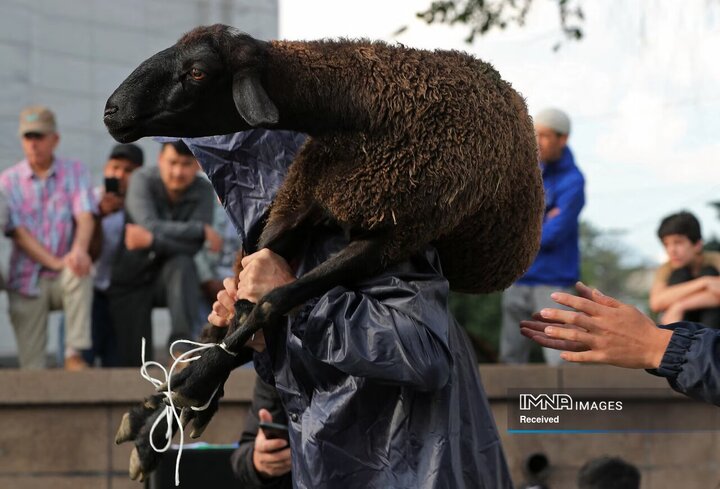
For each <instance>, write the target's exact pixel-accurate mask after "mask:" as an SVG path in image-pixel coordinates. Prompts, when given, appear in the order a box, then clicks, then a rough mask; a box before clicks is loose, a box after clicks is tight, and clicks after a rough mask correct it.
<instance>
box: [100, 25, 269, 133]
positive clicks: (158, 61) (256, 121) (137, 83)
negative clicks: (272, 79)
mask: <svg viewBox="0 0 720 489" xmlns="http://www.w3.org/2000/svg"><path fill="white" fill-rule="evenodd" d="M265 46H266V43H264V42H262V41H258V40H256V39H253V38H252V37H250V36H248V35H247V34H243V33H240V32H239V31H237V30H235V29H233V28H231V27H228V26H224V25H220V24H216V25H214V26H210V27H198V28H196V29H194V30H192V31H190V32H188V33H187V34H185V35H184V36H183V37H182V38H181V39H180V40H179V41H178V42H177V43H176V44H175V45H174V46H172V47H170V48H168V49H165V50H163V51H160V52H159V53H157V54H155V55H154V56H152V57H150V58H149V59H147V60H145V61H144V62H143V63H142V64H140V66H138V67H137V68H136V69H135V71H133V72H132V73H131V74H130V76H128V77H127V79H126V80H125V81H123V82H122V83H121V84H120V86H119V87H118V88H117V89H116V90H115V92H114V93H113V94H112V95H111V96H110V98H109V99H108V101H107V104H106V105H105V114H104V121H105V125H106V126H107V128H108V130H109V131H110V134H111V135H112V136H113V137H114V138H115V139H117V140H118V141H120V142H130V141H135V140H136V139H139V138H141V137H144V136H176V137H198V136H211V135H217V134H228V133H232V132H237V131H241V130H246V129H249V128H251V127H257V126H263V127H269V126H273V125H274V124H276V123H277V122H278V119H279V114H278V110H277V108H276V107H275V104H274V103H273V102H272V101H271V100H270V98H269V97H268V95H267V93H266V92H265V90H264V89H263V87H262V83H261V79H262V76H263V71H264V67H265V50H266V48H265Z"/></svg>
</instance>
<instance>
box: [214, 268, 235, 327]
mask: <svg viewBox="0 0 720 489" xmlns="http://www.w3.org/2000/svg"><path fill="white" fill-rule="evenodd" d="M223 287H224V289H222V290H221V291H220V292H218V293H217V300H216V301H215V302H213V305H212V311H211V312H210V315H208V322H209V323H210V324H212V325H213V326H217V327H219V328H227V327H228V326H229V325H230V321H232V318H233V316H235V301H236V300H237V281H236V280H235V279H234V278H232V277H228V278H226V279H225V280H223Z"/></svg>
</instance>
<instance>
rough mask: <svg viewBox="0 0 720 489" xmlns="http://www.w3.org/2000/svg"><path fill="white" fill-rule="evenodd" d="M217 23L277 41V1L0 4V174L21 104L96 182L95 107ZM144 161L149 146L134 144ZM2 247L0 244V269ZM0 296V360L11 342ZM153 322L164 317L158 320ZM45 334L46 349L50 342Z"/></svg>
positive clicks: (101, 140) (99, 158)
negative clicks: (38, 110)
mask: <svg viewBox="0 0 720 489" xmlns="http://www.w3.org/2000/svg"><path fill="white" fill-rule="evenodd" d="M216 22H222V23H226V24H230V25H234V26H236V27H238V28H239V29H241V30H243V31H246V32H248V33H249V34H251V35H254V36H256V37H259V38H262V39H270V38H275V37H277V35H278V1H277V0H262V1H253V0H121V1H119V0H0V60H2V69H1V70H0V171H2V170H4V169H5V168H7V167H9V166H11V165H13V164H14V163H16V162H17V161H19V160H20V159H22V152H21V149H20V143H19V141H18V138H17V126H18V115H19V113H20V110H21V109H22V108H23V107H26V106H28V105H31V104H44V105H47V106H49V107H50V108H51V109H53V111H55V114H56V116H57V120H58V126H59V132H60V136H61V142H60V146H59V148H58V151H57V153H58V154H59V155H63V156H67V157H72V158H76V159H79V160H80V161H82V162H84V163H85V164H87V165H88V166H89V167H90V168H91V170H92V172H93V176H94V181H95V182H97V183H100V181H101V179H100V176H101V171H102V167H103V165H104V164H105V160H106V158H107V155H108V153H109V151H110V148H111V147H112V145H113V144H115V142H114V141H113V140H112V138H111V137H110V136H109V134H108V133H107V131H106V130H105V126H104V125H103V123H102V113H103V110H104V108H105V102H106V100H107V98H108V96H110V94H111V93H112V92H113V90H115V88H117V86H118V85H119V84H120V82H121V81H122V80H123V79H124V78H125V77H126V76H127V75H129V74H130V72H131V71H132V70H133V69H134V68H135V67H136V66H137V65H138V64H139V63H140V62H141V61H143V60H144V59H146V58H148V57H149V56H151V55H152V54H154V53H156V52H157V51H159V50H161V49H164V48H166V47H168V46H170V45H171V44H173V43H174V42H175V41H176V40H177V39H178V38H179V37H180V36H181V35H182V34H183V33H184V32H186V31H188V30H190V29H191V28H193V27H195V26H197V25H203V24H212V23H216ZM140 144H141V146H143V148H144V149H145V155H146V160H147V161H149V162H150V164H153V162H154V160H155V157H156V155H157V147H158V145H157V144H156V143H154V142H152V141H151V140H148V139H147V138H145V139H144V140H141V142H140ZM8 249H9V243H8V242H7V240H6V239H5V238H2V237H0V272H2V273H4V272H5V271H6V269H7V259H8V253H9V252H8ZM6 311H7V300H6V298H5V295H4V294H1V295H0V357H7V356H8V355H13V353H14V352H15V340H14V337H13V335H12V331H11V329H10V325H9V319H8V317H7V314H6ZM160 319H164V318H163V317H162V316H161V317H160ZM56 330H57V328H56V327H52V328H51V330H50V331H51V334H52V336H51V340H50V343H51V346H50V348H52V347H53V345H54V343H55V342H56V337H57V335H56Z"/></svg>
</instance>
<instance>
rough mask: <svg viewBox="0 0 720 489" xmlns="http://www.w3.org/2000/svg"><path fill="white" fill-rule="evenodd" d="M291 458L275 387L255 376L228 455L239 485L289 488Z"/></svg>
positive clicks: (284, 419)
mask: <svg viewBox="0 0 720 489" xmlns="http://www.w3.org/2000/svg"><path fill="white" fill-rule="evenodd" d="M283 428H284V429H283ZM291 460H292V459H291V455H290V445H289V442H288V432H287V416H286V415H285V411H284V409H283V407H282V403H281V402H280V397H279V396H278V393H277V390H276V389H275V387H273V386H272V385H270V384H268V383H267V382H265V381H263V380H262V379H261V378H259V377H258V378H257V380H256V381H255V389H254V391H253V400H252V405H251V406H250V411H249V412H248V415H247V418H245V429H244V430H243V433H242V436H241V437H240V443H239V446H238V448H237V449H236V450H235V452H234V453H233V454H232V456H231V458H230V461H231V464H232V468H233V472H234V473H235V476H236V477H237V478H238V480H239V481H240V482H241V484H239V487H244V488H247V489H261V488H263V489H264V488H270V487H271V488H278V489H284V488H288V489H289V488H291V487H292V476H291V474H290V465H291Z"/></svg>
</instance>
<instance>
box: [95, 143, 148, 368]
mask: <svg viewBox="0 0 720 489" xmlns="http://www.w3.org/2000/svg"><path fill="white" fill-rule="evenodd" d="M144 161H145V156H144V154H143V150H142V149H141V148H140V147H139V146H137V145H135V144H117V145H115V146H114V147H113V148H112V150H111V151H110V156H108V160H107V162H106V163H105V168H104V169H103V176H104V178H105V182H104V185H100V186H98V187H95V196H96V198H97V200H98V213H97V214H96V215H95V232H94V233H93V238H92V241H91V244H90V254H91V256H93V258H95V280H94V291H93V302H92V348H91V349H89V350H85V351H84V352H83V356H84V358H85V361H87V362H88V363H89V364H91V365H92V364H93V363H95V362H96V361H98V362H99V363H100V365H101V366H102V367H117V366H118V365H119V359H118V353H117V344H116V339H115V333H114V330H113V323H112V315H111V314H110V306H109V299H108V296H107V292H108V288H109V287H110V272H111V270H112V266H113V261H114V259H115V255H116V253H117V250H118V247H119V246H120V240H121V239H122V236H123V229H124V226H125V211H124V205H125V193H126V192H127V188H128V182H129V180H130V175H131V174H132V173H133V172H134V171H135V170H137V169H138V168H140V167H141V166H142V164H143V162H144Z"/></svg>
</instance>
